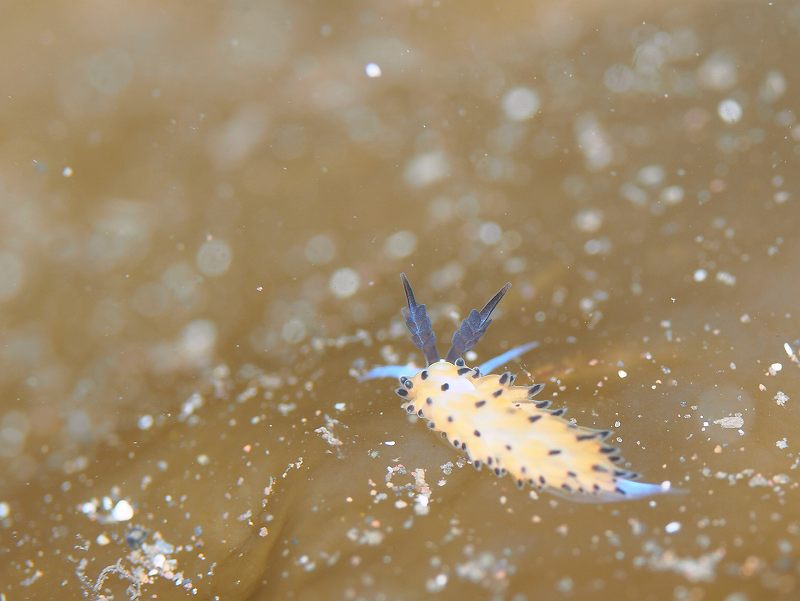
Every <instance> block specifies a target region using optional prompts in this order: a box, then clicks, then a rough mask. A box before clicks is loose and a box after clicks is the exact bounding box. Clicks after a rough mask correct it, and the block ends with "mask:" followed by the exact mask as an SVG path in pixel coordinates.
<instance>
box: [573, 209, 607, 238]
mask: <svg viewBox="0 0 800 601" xmlns="http://www.w3.org/2000/svg"><path fill="white" fill-rule="evenodd" d="M572 221H573V223H574V224H575V227H576V228H578V229H579V230H580V231H582V232H586V233H588V234H592V233H594V232H596V231H597V230H599V229H600V228H601V227H602V225H603V212H602V211H601V210H599V209H584V210H583V211H580V212H579V213H578V214H577V215H575V218H574V219H573V220H572Z"/></svg>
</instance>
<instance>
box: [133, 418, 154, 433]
mask: <svg viewBox="0 0 800 601" xmlns="http://www.w3.org/2000/svg"><path fill="white" fill-rule="evenodd" d="M153 421H154V420H153V416H152V415H143V416H142V417H140V418H139V421H138V422H137V423H138V425H139V429H140V430H149V429H150V428H151V427H152V425H153Z"/></svg>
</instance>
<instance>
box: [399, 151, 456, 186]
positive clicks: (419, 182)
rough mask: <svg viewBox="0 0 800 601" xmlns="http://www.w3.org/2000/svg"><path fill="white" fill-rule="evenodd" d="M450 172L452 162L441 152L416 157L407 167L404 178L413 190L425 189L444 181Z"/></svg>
mask: <svg viewBox="0 0 800 601" xmlns="http://www.w3.org/2000/svg"><path fill="white" fill-rule="evenodd" d="M449 172H450V161H448V159H447V155H445V154H444V152H442V151H440V150H433V151H431V152H426V153H423V154H420V155H417V156H415V157H414V158H413V159H411V160H410V161H409V162H408V164H407V165H406V168H405V172H404V177H405V180H406V183H407V184H408V185H409V186H411V187H412V188H424V187H425V186H430V185H431V184H435V183H436V182H438V181H440V180H442V179H444V178H445V177H447V175H448V174H449Z"/></svg>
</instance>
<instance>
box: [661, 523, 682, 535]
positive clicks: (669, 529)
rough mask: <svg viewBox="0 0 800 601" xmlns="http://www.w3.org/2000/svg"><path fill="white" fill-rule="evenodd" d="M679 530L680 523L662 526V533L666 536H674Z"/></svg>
mask: <svg viewBox="0 0 800 601" xmlns="http://www.w3.org/2000/svg"><path fill="white" fill-rule="evenodd" d="M680 529H681V523H680V522H670V523H669V524H667V525H666V526H664V531H665V532H666V533H667V534H674V533H675V532H678V531H679V530H680Z"/></svg>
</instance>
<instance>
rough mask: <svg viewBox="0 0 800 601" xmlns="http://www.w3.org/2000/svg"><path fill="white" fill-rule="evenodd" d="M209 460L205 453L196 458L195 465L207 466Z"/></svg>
mask: <svg viewBox="0 0 800 601" xmlns="http://www.w3.org/2000/svg"><path fill="white" fill-rule="evenodd" d="M210 461H211V460H210V459H209V457H208V455H206V454H205V453H203V454H201V455H198V456H197V463H199V464H200V465H208V464H209V462H210Z"/></svg>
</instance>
